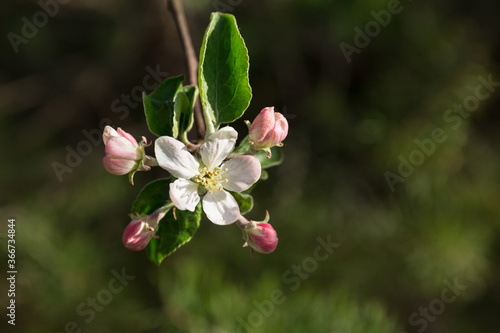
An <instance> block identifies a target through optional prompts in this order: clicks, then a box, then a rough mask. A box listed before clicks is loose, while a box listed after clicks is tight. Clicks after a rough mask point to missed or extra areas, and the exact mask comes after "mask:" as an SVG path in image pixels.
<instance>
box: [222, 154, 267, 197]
mask: <svg viewBox="0 0 500 333" xmlns="http://www.w3.org/2000/svg"><path fill="white" fill-rule="evenodd" d="M226 168H227V171H226V172H222V173H221V176H222V179H227V183H224V182H222V186H223V187H224V188H225V189H227V190H229V191H234V192H241V191H245V190H248V189H249V188H250V186H252V185H253V184H255V183H256V182H257V180H259V178H260V173H261V166H260V162H259V160H258V159H257V158H256V157H254V156H250V155H242V156H237V157H235V158H232V159H230V160H229V161H227V162H226V163H224V164H222V165H221V169H222V170H225V169H226Z"/></svg>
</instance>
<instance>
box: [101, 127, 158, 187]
mask: <svg viewBox="0 0 500 333" xmlns="http://www.w3.org/2000/svg"><path fill="white" fill-rule="evenodd" d="M102 138H103V141H104V145H105V153H106V156H104V158H103V160H102V163H103V165H104V169H106V171H107V172H109V173H110V174H112V175H118V176H120V175H126V174H130V179H131V182H132V178H133V174H134V173H135V172H136V171H147V170H150V169H151V168H150V167H149V166H148V165H145V163H148V162H149V159H151V157H149V156H146V155H145V154H144V146H146V139H145V138H143V140H142V141H141V143H140V144H138V143H137V141H136V140H135V139H134V137H133V136H132V135H130V134H129V133H127V132H125V131H124V130H122V129H121V128H118V130H114V129H113V128H112V127H111V126H106V128H105V129H104V132H103V135H102ZM148 158H149V159H148ZM150 164H151V163H150ZM132 184H133V183H132Z"/></svg>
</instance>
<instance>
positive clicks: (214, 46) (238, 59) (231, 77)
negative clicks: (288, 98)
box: [198, 13, 252, 132]
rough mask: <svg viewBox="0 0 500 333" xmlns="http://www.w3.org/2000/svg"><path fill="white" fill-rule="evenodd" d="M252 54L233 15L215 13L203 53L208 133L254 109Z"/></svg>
mask: <svg viewBox="0 0 500 333" xmlns="http://www.w3.org/2000/svg"><path fill="white" fill-rule="evenodd" d="M248 67H249V62H248V50H247V48H246V46H245V42H244V41H243V37H241V34H240V32H239V30H238V26H237V24H236V19H235V18H234V16H233V15H231V14H222V13H212V15H211V17H210V24H209V25H208V28H207V30H206V32H205V36H204V37H203V43H202V45H201V50H200V67H199V73H198V74H199V83H200V99H201V103H202V105H203V111H204V115H205V122H206V123H207V129H208V130H209V131H208V132H210V129H212V131H213V130H216V129H217V128H218V127H219V125H220V124H224V123H230V122H233V121H235V120H236V119H238V118H239V117H241V116H242V115H243V113H244V112H245V110H246V109H247V108H248V106H249V105H250V100H251V99H252V89H251V87H250V83H249V80H248Z"/></svg>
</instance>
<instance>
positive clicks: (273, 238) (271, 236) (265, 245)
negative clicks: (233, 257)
mask: <svg viewBox="0 0 500 333" xmlns="http://www.w3.org/2000/svg"><path fill="white" fill-rule="evenodd" d="M243 232H244V233H245V234H246V235H247V238H246V240H247V243H246V245H250V247H251V248H252V249H254V250H255V251H257V252H260V253H271V252H273V251H274V250H275V249H276V246H278V235H277V234H276V230H274V228H273V227H272V226H271V225H270V224H269V223H265V222H262V223H257V222H254V221H250V223H248V224H247V225H246V226H245V229H244V230H243Z"/></svg>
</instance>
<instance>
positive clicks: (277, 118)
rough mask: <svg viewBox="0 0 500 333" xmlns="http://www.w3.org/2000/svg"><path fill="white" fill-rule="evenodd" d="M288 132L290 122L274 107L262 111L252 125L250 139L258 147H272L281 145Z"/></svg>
mask: <svg viewBox="0 0 500 333" xmlns="http://www.w3.org/2000/svg"><path fill="white" fill-rule="evenodd" d="M287 134H288V122H287V121H286V119H285V117H283V115H282V114H281V113H279V112H274V107H267V108H264V109H262V111H260V113H259V115H258V116H257V117H255V120H254V121H253V123H252V125H251V126H250V133H249V139H250V141H251V142H252V144H253V146H254V147H256V148H271V147H274V146H276V145H279V144H280V143H281V141H283V140H285V138H286V136H287Z"/></svg>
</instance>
